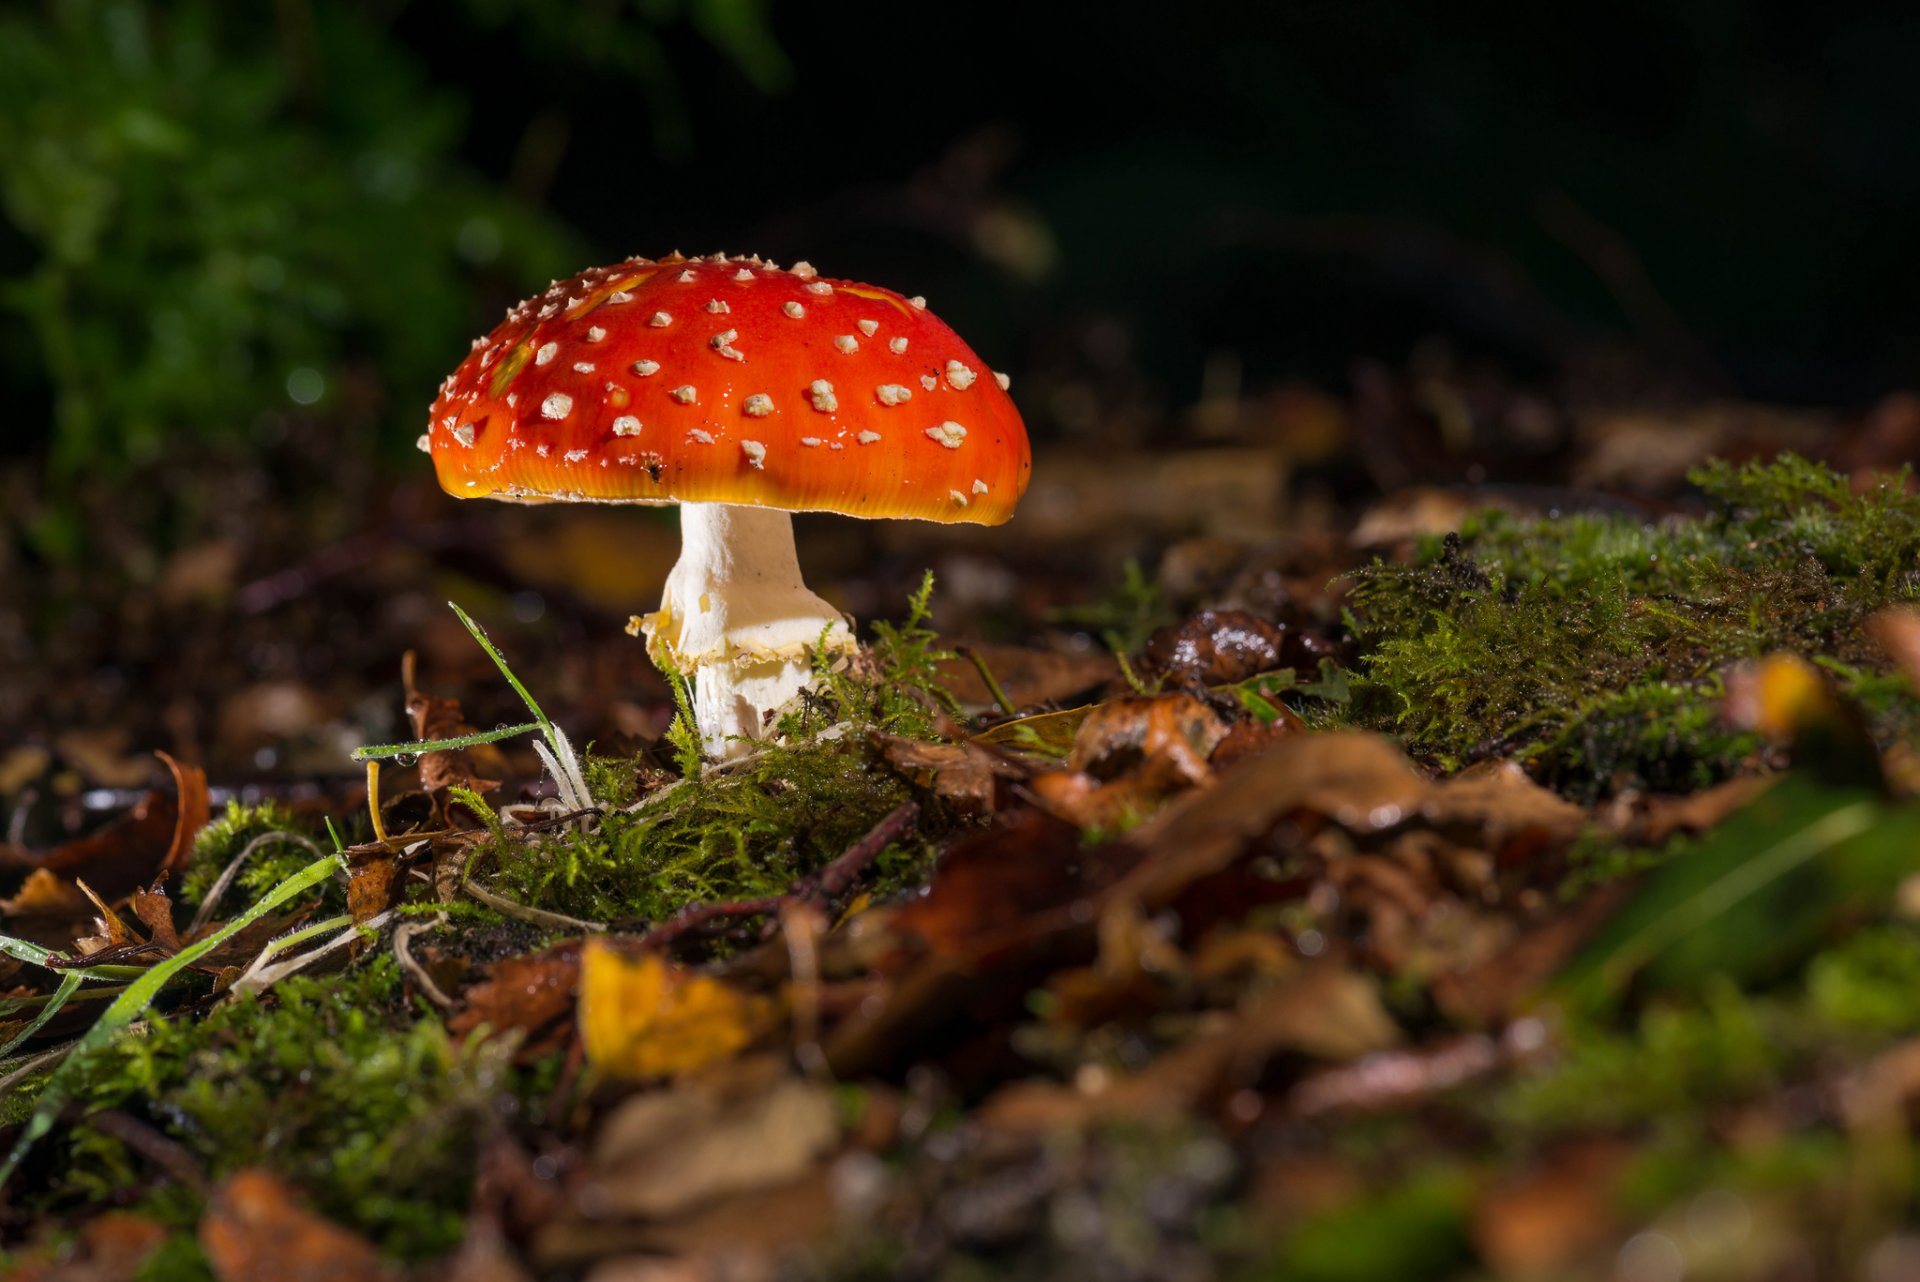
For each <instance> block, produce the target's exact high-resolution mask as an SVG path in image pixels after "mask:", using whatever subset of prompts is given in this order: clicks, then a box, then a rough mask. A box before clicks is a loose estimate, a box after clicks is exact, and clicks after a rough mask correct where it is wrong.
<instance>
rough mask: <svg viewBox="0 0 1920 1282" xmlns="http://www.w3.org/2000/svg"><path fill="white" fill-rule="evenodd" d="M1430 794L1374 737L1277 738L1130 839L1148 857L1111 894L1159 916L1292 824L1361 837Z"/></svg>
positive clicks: (1407, 811) (1385, 744)
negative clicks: (1323, 821) (1301, 820)
mask: <svg viewBox="0 0 1920 1282" xmlns="http://www.w3.org/2000/svg"><path fill="white" fill-rule="evenodd" d="M1429 789H1430V785H1429V784H1428V783H1427V781H1426V780H1425V779H1422V778H1421V777H1420V775H1419V774H1418V773H1416V772H1415V770H1414V768H1413V766H1412V764H1411V763H1410V762H1408V760H1407V759H1406V758H1405V757H1404V756H1402V755H1401V753H1400V751H1399V749H1397V748H1395V747H1394V746H1393V745H1392V744H1390V743H1388V742H1387V741H1386V740H1385V739H1382V738H1379V737H1378V736H1375V735H1365V734H1313V735H1302V736H1299V737H1297V738H1290V739H1282V740H1281V741H1280V742H1278V743H1276V744H1274V745H1273V747H1272V748H1270V749H1269V750H1268V751H1266V752H1263V753H1261V754H1260V755H1259V756H1256V757H1250V758H1248V759H1247V760H1245V761H1243V762H1241V763H1240V764H1239V765H1237V766H1235V767H1234V768H1233V769H1231V770H1228V771H1224V772H1223V773H1221V774H1220V776H1219V777H1218V778H1217V779H1216V780H1215V781H1214V784H1213V786H1212V787H1210V788H1209V789H1207V790H1206V791H1205V792H1204V793H1196V794H1193V795H1191V796H1189V797H1186V798H1182V799H1179V800H1176V801H1174V802H1172V803H1170V804H1169V805H1168V807H1167V808H1166V809H1165V810H1164V811H1162V812H1161V813H1160V814H1158V815H1156V816H1155V817H1154V818H1153V819H1151V820H1149V821H1148V822H1147V823H1146V824H1144V825H1142V826H1141V827H1140V828H1139V829H1137V830H1135V831H1134V832H1133V833H1132V834H1130V835H1129V836H1128V838H1127V843H1128V844H1129V845H1130V846H1134V847H1136V848H1138V849H1139V850H1142V851H1151V852H1153V853H1152V856H1151V857H1150V858H1144V859H1141V860H1140V861H1139V863H1138V866H1137V867H1135V868H1134V870H1133V871H1132V872H1131V873H1130V874H1129V875H1128V876H1127V878H1126V879H1125V880H1124V881H1123V882H1122V883H1121V884H1120V885H1118V886H1115V887H1114V888H1113V890H1112V892H1111V893H1112V894H1113V895H1115V896H1121V897H1130V898H1133V899H1136V900H1138V901H1139V902H1141V903H1143V904H1145V905H1146V906H1148V907H1149V908H1160V907H1164V906H1165V905H1167V904H1169V903H1171V902H1172V901H1173V900H1174V899H1176V898H1178V897H1179V896H1180V895H1181V894H1182V893H1183V892H1185V891H1186V890H1187V889H1188V888H1189V887H1190V886H1192V885H1194V884H1195V883H1196V882H1198V881H1200V880H1201V879H1203V878H1205V877H1209V876H1211V875H1214V874H1217V873H1220V872H1223V871H1225V870H1227V869H1228V868H1230V867H1231V866H1232V865H1233V864H1234V863H1235V862H1236V861H1238V860H1239V859H1240V858H1241V857H1242V856H1243V855H1244V854H1245V853H1246V850H1247V848H1248V846H1249V845H1250V843H1252V842H1253V841H1255V840H1256V839H1258V838H1260V837H1262V836H1265V835H1266V834H1267V833H1268V832H1270V831H1271V830H1272V829H1273V828H1274V826H1275V825H1276V824H1278V823H1279V822H1280V821H1281V820H1283V819H1285V818H1287V817H1289V816H1292V815H1295V814H1299V813H1302V812H1305V813H1307V814H1311V815H1317V816H1323V817H1325V818H1328V819H1332V820H1333V821H1335V822H1336V823H1339V824H1341V825H1342V826H1344V827H1346V828H1349V829H1352V830H1355V831H1359V832H1366V831H1371V830H1375V829H1380V828H1388V827H1392V826H1393V825H1395V824H1398V823H1400V822H1401V821H1402V820H1403V819H1405V818H1406V817H1407V816H1408V815H1410V814H1412V813H1414V812H1415V811H1416V810H1417V809H1418V808H1419V805H1420V803H1421V802H1422V801H1423V800H1425V798H1426V797H1427V795H1428V792H1429Z"/></svg>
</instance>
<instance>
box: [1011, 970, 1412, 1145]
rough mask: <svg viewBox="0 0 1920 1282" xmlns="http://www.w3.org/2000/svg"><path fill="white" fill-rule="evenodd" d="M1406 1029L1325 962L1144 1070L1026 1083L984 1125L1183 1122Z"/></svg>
mask: <svg viewBox="0 0 1920 1282" xmlns="http://www.w3.org/2000/svg"><path fill="white" fill-rule="evenodd" d="M1399 1038H1400V1030H1399V1027H1398V1026H1397V1025H1396V1024H1395V1023H1394V1022H1393V1019H1392V1017H1391V1016H1389V1015H1388V1014H1387V1011H1386V1008H1385V1006H1384V1005H1382V1004H1381V1001H1380V994H1379V988H1378V986H1377V985H1376V984H1375V983H1374V981H1373V980H1372V979H1370V978H1368V977H1367V976H1364V975H1361V974H1359V973H1357V972H1355V971H1352V970H1349V969H1347V968H1345V967H1344V966H1341V965H1338V964H1322V965H1317V966H1314V967H1311V968H1309V969H1306V970H1303V971H1302V972H1301V973H1300V974H1299V975H1297V976H1295V977H1293V978H1291V979H1288V980H1284V981H1282V982H1281V983H1279V984H1277V985H1275V986H1273V987H1272V988H1270V989H1268V990H1267V991H1266V992H1264V993H1261V994H1259V995H1257V996H1254V997H1252V998H1250V999H1248V1000H1247V1001H1246V1002H1245V1003H1244V1004H1243V1005H1242V1006H1241V1007H1240V1008H1239V1009H1238V1010H1235V1011H1231V1012H1215V1013H1214V1014H1212V1015H1210V1016H1208V1017H1206V1018H1205V1019H1203V1021H1202V1022H1201V1023H1200V1025H1199V1026H1198V1027H1197V1028H1196V1029H1195V1030H1194V1031H1193V1032H1192V1033H1190V1034H1189V1035H1188V1036H1187V1037H1186V1038H1185V1039H1184V1040H1182V1041H1181V1042H1179V1043H1178V1044H1176V1045H1175V1046H1173V1047H1172V1048H1170V1049H1169V1050H1167V1051H1166V1052H1164V1053H1162V1054H1161V1055H1159V1056H1158V1057H1156V1058H1155V1059H1154V1060H1153V1061H1152V1062H1151V1063H1149V1064H1148V1065H1147V1066H1146V1067H1145V1068H1143V1069H1141V1070H1140V1071H1139V1072H1137V1073H1132V1074H1128V1075H1126V1076H1123V1077H1117V1078H1111V1079H1108V1078H1106V1077H1105V1076H1104V1075H1095V1076H1094V1077H1093V1078H1091V1079H1089V1080H1088V1081H1085V1082H1079V1081H1077V1082H1076V1083H1075V1085H1073V1086H1061V1085H1056V1084H1053V1083H1043V1082H1020V1083H1015V1084H1014V1085H1012V1086H1009V1087H1006V1088H1004V1089H1002V1090H1001V1091H1000V1092H999V1094H997V1095H995V1096H994V1097H992V1098H991V1099H989V1100H988V1101H987V1102H986V1103H985V1104H984V1105H982V1107H981V1109H980V1112H979V1114H978V1116H979V1119H980V1122H981V1124H982V1125H984V1126H987V1127H990V1128H993V1129H997V1130H1001V1131H1007V1132H1014V1133H1024V1134H1034V1133H1044V1132H1047V1131H1053V1130H1060V1129H1078V1128H1081V1127H1085V1126H1088V1125H1092V1124H1094V1123H1098V1122H1106V1121H1126V1122H1138V1121H1142V1120H1155V1119H1165V1120H1180V1119H1184V1118H1187V1117H1189V1116H1191V1115H1192V1114H1193V1113H1194V1112H1195V1111H1196V1110H1199V1109H1202V1108H1205V1107H1207V1106H1209V1105H1211V1104H1213V1103H1215V1102H1217V1101H1219V1100H1223V1099H1225V1098H1227V1097H1228V1096H1230V1095H1232V1094H1233V1093H1234V1092H1236V1091H1238V1090H1240V1089H1243V1088H1245V1087H1247V1086H1248V1085H1250V1084H1251V1083H1253V1082H1256V1081H1258V1080H1259V1078H1260V1076H1261V1074H1262V1072H1263V1071H1264V1070H1265V1068H1266V1066H1267V1064H1268V1063H1269V1061H1271V1060H1272V1059H1273V1058H1274V1057H1275V1056H1277V1055H1279V1054H1281V1053H1283V1052H1292V1053H1295V1054H1299V1055H1305V1056H1308V1057H1309V1058H1313V1059H1324V1060H1333V1061H1336V1062H1339V1061H1347V1060H1352V1059H1357V1058H1359V1057H1360V1056H1362V1055H1366V1054H1369V1053H1371V1052H1374V1051H1379V1050H1383V1049H1385V1048H1387V1047H1389V1046H1392V1045H1394V1044H1395V1043H1396V1042H1398V1041H1399Z"/></svg>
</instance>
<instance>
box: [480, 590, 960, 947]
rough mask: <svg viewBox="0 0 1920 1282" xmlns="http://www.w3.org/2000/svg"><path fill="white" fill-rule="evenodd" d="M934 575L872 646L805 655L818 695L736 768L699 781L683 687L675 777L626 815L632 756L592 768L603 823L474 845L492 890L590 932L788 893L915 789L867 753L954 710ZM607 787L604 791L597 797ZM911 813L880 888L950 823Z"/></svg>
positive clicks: (935, 814) (920, 856)
mask: <svg viewBox="0 0 1920 1282" xmlns="http://www.w3.org/2000/svg"><path fill="white" fill-rule="evenodd" d="M932 592H933V576H932V575H931V574H928V575H927V576H926V577H925V578H924V579H923V580H922V582H921V585H920V588H919V590H918V591H917V592H915V594H914V595H913V597H912V598H910V599H909V601H908V609H907V614H906V617H905V618H904V619H903V620H902V621H901V622H900V623H898V624H890V623H886V622H881V623H877V624H875V625H874V633H875V638H874V642H873V645H872V647H871V648H870V650H869V651H868V652H867V653H865V654H863V655H861V656H859V657H857V658H856V659H855V660H853V661H852V662H851V663H848V662H845V661H838V662H832V661H829V660H828V658H827V657H826V656H825V655H821V656H819V657H817V658H816V670H815V680H814V688H813V689H812V690H811V691H810V692H808V693H807V694H806V695H805V696H804V697H803V699H802V701H801V703H800V704H799V706H798V707H797V708H796V709H795V710H792V711H789V712H787V713H786V714H784V715H783V716H782V717H781V719H780V722H779V724H778V726H777V727H776V736H775V737H774V738H773V739H771V740H769V741H768V742H767V743H765V744H763V745H761V746H759V747H757V748H756V749H755V750H754V751H753V753H752V754H751V755H750V756H748V757H747V758H745V759H744V760H742V761H740V762H738V763H733V764H728V765H724V766H719V767H714V768H710V769H705V770H702V769H701V768H700V765H699V758H698V736H697V734H696V733H695V732H694V731H693V729H692V727H691V713H690V711H689V709H688V708H687V704H686V698H685V691H684V687H683V686H681V685H680V683H678V682H676V694H677V695H678V697H679V701H680V704H681V710H680V715H679V716H677V717H676V718H675V721H674V727H673V729H672V730H671V731H670V732H669V736H668V739H669V744H670V746H672V747H673V749H674V751H675V755H676V756H677V757H678V758H679V759H680V761H681V767H682V771H683V773H684V775H685V777H684V778H682V779H681V780H680V781H678V782H677V783H674V784H672V785H670V786H668V787H666V788H663V789H660V790H658V791H657V792H655V793H654V794H653V795H652V796H651V797H650V798H649V799H647V800H646V801H644V802H642V803H641V804H639V805H638V806H632V805H631V804H630V801H631V798H632V796H633V794H634V791H635V786H636V783H635V781H636V780H637V778H638V776H639V771H638V769H637V768H636V764H635V763H634V762H632V761H621V760H619V759H593V760H592V761H591V762H590V765H589V772H590V776H591V778H592V779H593V780H597V781H600V782H598V783H595V784H594V787H595V794H594V795H595V797H596V798H597V799H598V800H600V801H601V803H602V804H603V805H604V806H606V807H607V808H608V809H607V813H606V814H605V815H604V816H603V817H602V819H601V821H600V823H599V824H598V826H597V827H595V828H594V829H592V830H590V831H586V832H573V833H555V834H551V835H543V836H534V837H531V838H524V837H520V836H517V835H516V836H505V835H502V836H499V837H496V838H495V839H494V840H493V841H492V842H490V843H489V844H488V845H487V846H486V847H485V852H486V855H487V857H489V858H491V860H492V861H493V867H494V868H495V869H496V870H497V885H498V888H499V889H500V890H501V892H502V893H504V894H506V895H509V896H511V897H512V898H515V899H518V900H520V901H521V902H523V903H527V904H532V905H535V906H538V907H541V908H547V909H551V910H553V911H556V912H562V913H567V914H569V915H571V916H575V917H584V918H587V919H589V920H594V921H612V922H635V921H649V922H651V921H660V920H663V919H664V918H667V917H670V916H672V915H673V914H674V913H675V912H677V911H678V910H679V909H680V908H682V907H684V906H686V905H687V904H690V903H695V902H711V901H717V900H729V899H745V898H756V897H760V896H766V895H776V894H780V893H783V892H785V891H786V890H788V889H789V888H790V887H791V886H792V885H793V883H794V882H795V881H797V880H799V879H800V878H802V877H804V876H806V875H807V874H808V873H811V872H815V871H817V870H818V869H819V868H821V867H822V866H824V865H825V864H826V863H828V862H829V861H831V860H832V859H833V858H834V857H836V856H837V855H839V854H841V853H842V852H843V851H845V849H846V848H847V847H848V846H849V845H851V844H853V843H854V842H855V841H857V840H859V838H860V837H862V836H863V835H865V833H866V832H867V831H868V829H870V828H871V827H872V826H873V825H874V824H875V823H877V822H878V821H879V820H880V819H881V818H882V817H883V816H884V815H886V813H887V812H888V811H890V810H892V809H893V808H894V807H896V806H898V805H900V804H901V803H902V802H903V801H906V800H908V799H909V798H911V797H915V796H917V795H919V794H917V793H916V790H915V789H914V788H913V787H912V786H911V785H910V784H909V783H908V782H907V780H905V779H904V778H902V777H901V776H900V775H898V774H897V773H895V772H894V771H893V770H892V768H891V767H889V766H888V765H887V763H886V761H885V760H884V758H883V757H882V756H881V754H880V752H879V751H878V750H877V749H876V748H875V747H874V745H873V736H874V735H875V734H876V733H884V734H895V735H905V736H909V737H914V738H921V739H936V738H939V737H940V735H939V731H940V728H941V727H942V726H943V724H946V721H947V719H948V718H950V717H957V716H958V715H959V709H958V706H957V704H955V702H954V699H953V696H952V695H951V694H950V693H949V692H948V691H947V690H946V688H945V687H944V686H943V685H941V684H940V681H939V675H938V672H939V669H938V665H939V664H940V663H941V662H942V661H943V660H945V659H949V658H951V657H953V656H952V655H951V654H950V653H949V652H947V651H945V650H943V649H941V648H940V645H939V638H938V636H937V634H936V633H935V632H934V631H933V629H932V628H931V627H929V626H928V622H929V619H930V614H931V607H930V601H931V596H932ZM603 786H604V787H607V788H608V789H609V791H608V792H607V793H605V794H603V793H601V792H600V791H599V790H598V789H599V788H600V787H603ZM920 799H921V800H922V802H923V806H922V815H921V823H920V825H919V828H918V834H919V836H918V838H917V839H916V840H913V841H911V842H906V843H902V844H899V845H896V846H893V847H890V848H889V849H888V850H887V851H885V852H884V853H883V854H882V855H881V857H880V859H879V860H878V861H877V863H876V871H877V875H878V886H877V889H878V890H879V891H880V892H881V893H886V892H888V891H890V890H897V889H899V888H902V887H904V886H907V885H910V884H913V883H916V882H917V881H918V880H919V879H920V878H921V876H922V874H923V873H924V872H925V869H926V867H927V865H928V863H929V862H930V860H931V858H932V853H933V842H934V841H935V840H936V839H937V838H938V837H939V836H940V835H941V834H942V833H943V832H944V830H945V829H946V828H948V827H950V818H949V816H948V815H947V814H946V812H945V810H944V808H943V807H941V806H940V805H939V804H938V803H937V802H936V801H935V800H934V799H932V798H930V797H925V796H921V797H920Z"/></svg>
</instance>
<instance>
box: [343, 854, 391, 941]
mask: <svg viewBox="0 0 1920 1282" xmlns="http://www.w3.org/2000/svg"><path fill="white" fill-rule="evenodd" d="M399 867H400V861H399V860H398V859H395V858H394V857H393V856H392V855H388V854H378V855H372V856H363V857H360V858H357V859H355V860H353V862H352V866H351V867H350V868H349V869H348V872H347V911H348V912H349V913H351V914H352V915H353V924H354V925H356V926H364V925H366V924H367V923H368V922H370V921H372V920H373V919H374V918H375V917H378V916H379V915H380V914H381V913H383V912H385V911H387V908H388V906H389V905H390V904H392V902H393V892H394V874H395V873H396V872H397V871H398V870H399Z"/></svg>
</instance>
